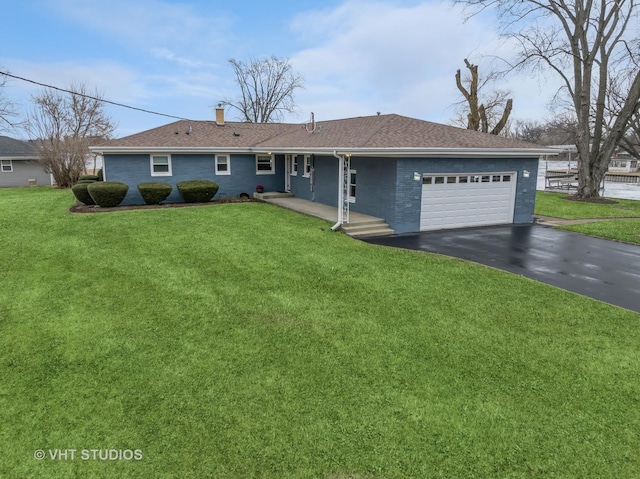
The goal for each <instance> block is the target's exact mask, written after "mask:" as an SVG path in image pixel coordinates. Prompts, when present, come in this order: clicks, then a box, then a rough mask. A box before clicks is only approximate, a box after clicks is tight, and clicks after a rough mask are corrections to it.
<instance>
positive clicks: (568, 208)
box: [536, 191, 640, 220]
mask: <svg viewBox="0 0 640 479" xmlns="http://www.w3.org/2000/svg"><path fill="white" fill-rule="evenodd" d="M566 196H567V194H566V193H549V192H544V191H537V192H536V214H538V215H543V216H552V217H554V218H566V219H571V220H575V219H581V218H628V217H638V218H640V201H635V200H623V199H618V198H613V199H614V201H616V202H617V203H615V204H604V203H587V202H584V201H568V200H565V199H564V198H565V197H566Z"/></svg>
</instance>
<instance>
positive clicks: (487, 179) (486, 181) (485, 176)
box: [482, 175, 491, 183]
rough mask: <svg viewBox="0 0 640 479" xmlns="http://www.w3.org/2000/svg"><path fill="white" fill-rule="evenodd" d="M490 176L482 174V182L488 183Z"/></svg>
mask: <svg viewBox="0 0 640 479" xmlns="http://www.w3.org/2000/svg"><path fill="white" fill-rule="evenodd" d="M490 179H491V177H490V176H489V175H483V176H482V182H483V183H489V181H490Z"/></svg>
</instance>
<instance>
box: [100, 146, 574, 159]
mask: <svg viewBox="0 0 640 479" xmlns="http://www.w3.org/2000/svg"><path fill="white" fill-rule="evenodd" d="M89 149H90V150H91V152H93V153H97V154H100V155H105V154H149V153H160V152H162V153H175V154H178V153H184V154H216V153H229V154H233V153H235V154H272V153H273V154H312V155H326V156H333V154H334V153H336V154H338V155H350V156H371V157H387V158H408V157H409V158H410V157H421V158H424V157H432V158H479V157H480V158H496V157H499V158H506V157H508V158H535V157H540V156H556V155H558V154H559V153H562V150H560V149H556V148H543V147H540V148H348V147H347V148H339V147H336V148H298V147H296V148H290V147H286V148H278V147H273V148H264V147H259V148H253V147H242V148H237V147H236V148H218V147H215V148H214V147H207V148H201V147H200V148H188V147H141V146H140V147H130V146H112V147H109V146H103V147H100V146H92V147H90V148H89Z"/></svg>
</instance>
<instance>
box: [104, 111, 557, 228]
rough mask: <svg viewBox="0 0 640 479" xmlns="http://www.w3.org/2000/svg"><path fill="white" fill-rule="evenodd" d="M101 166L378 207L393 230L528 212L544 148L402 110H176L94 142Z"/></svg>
mask: <svg viewBox="0 0 640 479" xmlns="http://www.w3.org/2000/svg"><path fill="white" fill-rule="evenodd" d="M92 151H94V152H97V153H99V154H101V155H103V158H104V160H103V161H104V163H103V164H104V177H105V180H107V181H121V182H124V183H126V184H128V185H129V187H130V189H129V193H128V194H127V197H126V198H125V201H124V204H142V203H143V200H142V197H141V196H140V194H139V193H138V191H137V188H136V185H137V184H138V183H141V182H147V181H164V182H168V183H171V184H172V185H173V186H174V191H173V192H172V193H171V196H169V198H167V202H179V201H181V198H180V196H179V194H178V192H177V189H176V188H175V185H176V183H177V182H179V181H183V180H188V179H207V180H213V181H215V182H217V183H218V184H219V185H220V190H219V191H218V195H217V198H219V197H232V196H239V195H241V194H243V193H246V194H252V193H253V192H254V191H255V189H256V186H257V185H262V186H263V187H264V190H265V191H281V192H290V193H291V194H293V195H294V196H295V197H297V198H302V199H305V200H308V201H313V202H318V203H321V204H324V205H328V206H331V207H334V208H337V210H338V224H337V225H336V226H339V225H341V224H342V223H349V213H350V212H352V211H353V212H358V213H363V214H366V215H371V216H375V217H378V218H383V219H384V220H385V221H386V222H387V223H388V224H389V225H390V227H391V228H393V230H394V231H395V233H407V232H417V231H425V230H434V229H444V228H458V227H465V226H478V225H490V224H502V223H531V222H532V221H533V211H534V204H535V193H536V174H537V169H538V159H539V157H540V156H541V155H548V154H554V153H555V152H554V151H553V150H549V149H547V148H543V147H540V146H538V145H534V144H530V143H526V142H522V141H518V140H512V139H507V138H502V137H498V136H495V135H489V134H485V133H480V132H476V131H470V130H465V129H461V128H455V127H451V126H446V125H440V124H436V123H431V122H427V121H423V120H417V119H413V118H407V117H404V116H400V115H395V114H390V115H376V116H367V117H358V118H347V119H341V120H330V121H323V122H317V123H316V122H311V123H307V124H283V123H266V124H265V123H263V124H261V123H239V122H225V121H224V112H223V111H222V110H221V109H218V110H217V111H216V122H204V121H199V122H198V121H186V120H182V121H178V122H175V123H171V124H169V125H165V126H161V127H159V128H155V129H152V130H148V131H145V132H142V133H139V134H135V135H132V136H128V137H125V138H121V139H118V140H113V141H111V142H109V143H107V144H105V145H102V146H96V147H93V148H92Z"/></svg>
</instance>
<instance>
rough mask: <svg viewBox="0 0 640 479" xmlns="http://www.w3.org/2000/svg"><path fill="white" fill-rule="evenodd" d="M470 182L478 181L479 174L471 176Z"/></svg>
mask: <svg viewBox="0 0 640 479" xmlns="http://www.w3.org/2000/svg"><path fill="white" fill-rule="evenodd" d="M470 182H471V183H480V177H479V176H472V177H471V180H470Z"/></svg>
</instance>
